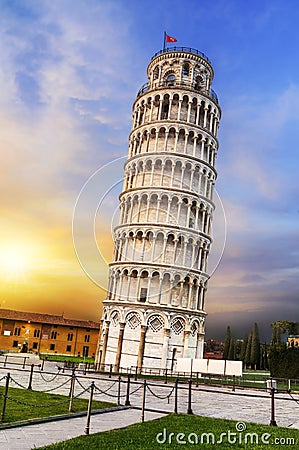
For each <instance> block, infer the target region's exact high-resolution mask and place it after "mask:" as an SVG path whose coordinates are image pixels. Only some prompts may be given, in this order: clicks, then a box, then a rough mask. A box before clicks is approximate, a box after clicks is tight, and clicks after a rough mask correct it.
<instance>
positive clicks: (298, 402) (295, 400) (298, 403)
mask: <svg viewBox="0 0 299 450" xmlns="http://www.w3.org/2000/svg"><path fill="white" fill-rule="evenodd" d="M288 394H289V396H290V397H291V399H292V400H294V402H296V403H297V405H299V401H298V400H297V399H296V398H294V397H293V395H292V394H291V393H290V392H288Z"/></svg>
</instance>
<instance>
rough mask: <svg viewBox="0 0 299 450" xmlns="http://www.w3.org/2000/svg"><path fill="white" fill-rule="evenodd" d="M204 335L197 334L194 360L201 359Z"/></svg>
mask: <svg viewBox="0 0 299 450" xmlns="http://www.w3.org/2000/svg"><path fill="white" fill-rule="evenodd" d="M203 344H204V333H201V332H200V331H199V332H198V333H197V342H196V352H195V358H203Z"/></svg>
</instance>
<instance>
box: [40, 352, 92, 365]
mask: <svg viewBox="0 0 299 450" xmlns="http://www.w3.org/2000/svg"><path fill="white" fill-rule="evenodd" d="M39 357H40V359H45V360H47V361H57V362H64V361H67V362H76V363H78V364H79V363H82V362H84V363H91V364H93V363H94V358H91V357H90V358H84V357H83V356H66V355H48V354H47V355H46V354H44V353H41V354H40V355H39Z"/></svg>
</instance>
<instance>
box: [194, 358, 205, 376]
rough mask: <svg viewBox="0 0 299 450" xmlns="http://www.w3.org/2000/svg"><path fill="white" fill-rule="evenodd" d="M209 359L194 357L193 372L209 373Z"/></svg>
mask: <svg viewBox="0 0 299 450" xmlns="http://www.w3.org/2000/svg"><path fill="white" fill-rule="evenodd" d="M208 361H209V360H208V359H193V373H208Z"/></svg>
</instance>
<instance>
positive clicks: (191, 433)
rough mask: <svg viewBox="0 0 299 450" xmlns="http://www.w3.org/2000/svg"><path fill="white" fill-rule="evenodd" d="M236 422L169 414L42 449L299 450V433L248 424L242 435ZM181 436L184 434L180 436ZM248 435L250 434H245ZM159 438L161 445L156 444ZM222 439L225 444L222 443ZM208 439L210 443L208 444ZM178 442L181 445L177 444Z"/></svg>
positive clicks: (292, 430) (286, 429)
mask: <svg viewBox="0 0 299 450" xmlns="http://www.w3.org/2000/svg"><path fill="white" fill-rule="evenodd" d="M236 423H237V422H234V421H231V420H223V419H213V418H207V417H198V416H187V415H182V414H180V415H174V414H170V415H169V416H166V417H163V418H162V419H158V420H153V421H151V422H145V423H143V424H142V423H139V424H135V425H131V426H129V427H127V428H123V429H119V430H112V431H106V432H103V433H97V434H93V435H89V436H81V437H78V438H75V439H70V440H68V441H65V442H62V443H59V444H52V445H49V446H46V447H40V448H41V449H47V450H82V449H84V450H85V449H86V450H98V449H101V450H156V449H172V450H178V449H182V448H183V449H195V448H197V449H199V448H200V449H203V448H211V449H214V448H220V449H221V450H227V449H230V450H232V449H238V450H239V449H259V450H263V449H268V450H269V449H271V448H275V449H277V450H283V449H284V450H285V449H287V448H293V449H296V448H298V445H299V430H294V429H288V428H280V427H270V426H268V425H258V424H253V423H247V424H246V430H245V431H240V432H239V431H237V430H236ZM242 423H243V422H242ZM91 427H92V421H91ZM179 433H183V434H180V435H179ZM204 433H205V434H204ZM224 433H225V435H224ZM246 433H249V434H247V435H246ZM157 436H158V438H159V439H160V443H158V442H157ZM196 436H197V439H198V442H197V441H196ZM213 437H214V439H215V441H214V443H213ZM221 437H222V441H221V442H220V439H221ZM208 438H209V443H207V441H208ZM201 439H203V443H201ZM246 439H247V441H246ZM287 439H293V442H291V441H287ZM177 440H179V441H181V442H180V443H178V441H177ZM235 440H237V442H235ZM262 440H264V443H263V442H262ZM164 441H165V442H164ZM217 441H218V442H217ZM184 442H185V443H184ZM256 442H257V443H256Z"/></svg>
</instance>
